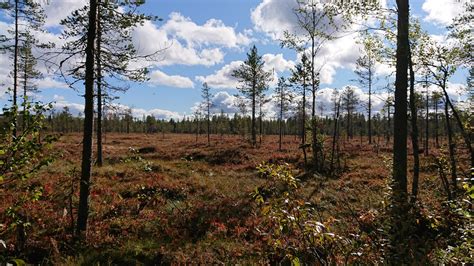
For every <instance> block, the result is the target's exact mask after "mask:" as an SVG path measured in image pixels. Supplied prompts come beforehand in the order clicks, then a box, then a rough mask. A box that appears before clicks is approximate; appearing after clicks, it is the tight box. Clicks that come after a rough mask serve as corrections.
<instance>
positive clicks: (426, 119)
mask: <svg viewBox="0 0 474 266" xmlns="http://www.w3.org/2000/svg"><path fill="white" fill-rule="evenodd" d="M425 87H426V116H425V156H428V155H429V151H428V149H429V139H430V135H429V122H430V120H429V114H430V110H429V107H430V97H429V91H428V81H427V80H426V79H425Z"/></svg>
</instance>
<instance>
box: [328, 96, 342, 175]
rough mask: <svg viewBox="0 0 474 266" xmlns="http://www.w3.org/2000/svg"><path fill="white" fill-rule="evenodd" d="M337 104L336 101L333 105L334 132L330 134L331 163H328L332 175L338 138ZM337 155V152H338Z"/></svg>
mask: <svg viewBox="0 0 474 266" xmlns="http://www.w3.org/2000/svg"><path fill="white" fill-rule="evenodd" d="M339 106H340V105H339V104H338V103H336V105H335V107H336V108H335V109H336V110H335V111H336V116H335V117H334V132H333V135H332V150H331V165H330V173H331V174H332V175H334V156H335V153H336V142H337V139H338V138H339V135H338V131H339V129H338V127H339V125H338V124H339V123H338V122H339ZM338 156H339V154H338Z"/></svg>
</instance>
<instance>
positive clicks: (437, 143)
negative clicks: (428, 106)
mask: <svg viewBox="0 0 474 266" xmlns="http://www.w3.org/2000/svg"><path fill="white" fill-rule="evenodd" d="M435 141H436V148H437V149H439V147H440V146H439V120H438V100H436V102H435Z"/></svg>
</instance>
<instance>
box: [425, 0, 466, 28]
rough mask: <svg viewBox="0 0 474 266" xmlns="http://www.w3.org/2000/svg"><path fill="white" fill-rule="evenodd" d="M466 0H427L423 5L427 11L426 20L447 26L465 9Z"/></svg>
mask: <svg viewBox="0 0 474 266" xmlns="http://www.w3.org/2000/svg"><path fill="white" fill-rule="evenodd" d="M466 2H467V1H466V0H461V1H459V0H425V2H424V3H423V5H422V9H423V11H425V12H426V13H427V15H426V17H425V18H424V20H425V21H428V22H433V23H435V24H439V25H442V26H447V25H449V24H451V23H452V21H453V19H454V18H455V17H456V16H458V15H459V14H460V13H461V12H462V11H463V10H464V4H465V3H466Z"/></svg>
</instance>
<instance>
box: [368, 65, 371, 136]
mask: <svg viewBox="0 0 474 266" xmlns="http://www.w3.org/2000/svg"><path fill="white" fill-rule="evenodd" d="M369 61H371V60H369ZM368 109H369V117H368V124H369V125H368V127H369V130H368V133H369V144H372V69H371V68H370V69H369V108H368Z"/></svg>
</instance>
